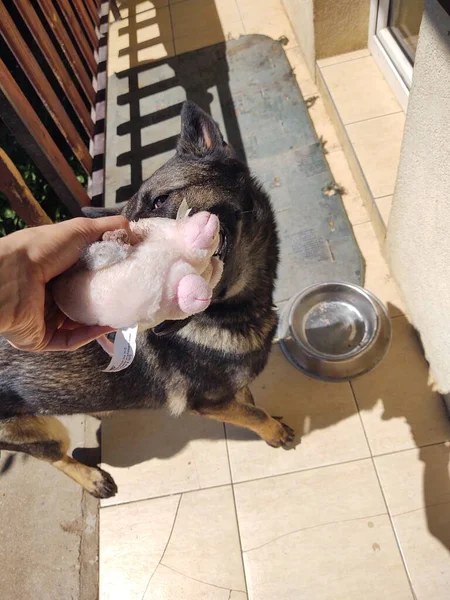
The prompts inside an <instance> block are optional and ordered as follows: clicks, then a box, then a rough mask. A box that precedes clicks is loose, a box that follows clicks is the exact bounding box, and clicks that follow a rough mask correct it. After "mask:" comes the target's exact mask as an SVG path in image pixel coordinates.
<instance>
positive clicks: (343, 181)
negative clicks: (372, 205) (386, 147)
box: [325, 150, 370, 225]
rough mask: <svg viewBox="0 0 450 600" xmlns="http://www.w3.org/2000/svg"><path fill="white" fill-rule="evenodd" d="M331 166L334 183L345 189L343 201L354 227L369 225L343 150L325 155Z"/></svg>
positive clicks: (367, 215) (366, 213) (367, 216)
mask: <svg viewBox="0 0 450 600" xmlns="http://www.w3.org/2000/svg"><path fill="white" fill-rule="evenodd" d="M325 158H326V160H327V162H328V164H329V166H330V169H331V173H332V174H333V178H334V181H335V182H336V183H337V184H338V185H339V187H341V188H343V192H342V201H343V203H344V207H345V210H346V211H347V215H348V218H349V220H350V223H351V224H352V225H359V224H360V223H367V222H369V221H370V216H369V214H368V212H367V210H366V207H365V206H364V203H363V201H362V198H361V196H360V193H359V191H358V188H357V186H356V182H355V180H354V179H353V175H352V173H351V171H350V168H349V166H348V162H347V158H346V156H345V154H344V151H343V150H336V152H330V153H329V154H326V155H325Z"/></svg>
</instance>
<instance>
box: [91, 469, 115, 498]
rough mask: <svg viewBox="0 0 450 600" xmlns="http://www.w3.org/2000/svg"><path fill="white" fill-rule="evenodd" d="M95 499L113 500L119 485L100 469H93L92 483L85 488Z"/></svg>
mask: <svg viewBox="0 0 450 600" xmlns="http://www.w3.org/2000/svg"><path fill="white" fill-rule="evenodd" d="M85 487H86V490H87V491H88V492H89V493H90V494H91V495H92V496H94V498H112V496H115V495H116V494H117V485H116V482H115V481H114V479H113V478H112V477H111V475H110V474H109V473H107V472H106V471H103V469H99V468H98V467H97V468H95V469H91V481H90V482H89V485H87V486H85Z"/></svg>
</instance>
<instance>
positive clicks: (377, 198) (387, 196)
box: [374, 194, 392, 200]
mask: <svg viewBox="0 0 450 600" xmlns="http://www.w3.org/2000/svg"><path fill="white" fill-rule="evenodd" d="M389 196H392V194H384V195H383V196H377V197H376V198H375V197H374V200H381V199H382V198H389Z"/></svg>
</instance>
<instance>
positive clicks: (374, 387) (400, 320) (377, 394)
mask: <svg viewBox="0 0 450 600" xmlns="http://www.w3.org/2000/svg"><path fill="white" fill-rule="evenodd" d="M392 331H393V338H392V345H391V348H390V350H389V353H388V355H387V357H386V358H385V360H384V361H383V362H382V363H381V364H380V365H379V366H378V367H377V368H376V369H375V370H374V371H372V372H371V373H369V374H367V375H364V376H363V377H361V378H359V379H356V380H355V381H353V382H352V387H353V390H354V393H355V397H356V399H357V402H358V405H359V409H360V411H361V418H362V421H363V424H364V428H365V430H366V433H367V437H368V440H369V444H370V447H371V450H372V453H373V454H374V455H377V454H384V453H388V452H396V451H398V450H406V449H409V448H414V447H419V446H423V445H426V444H433V443H438V442H442V441H445V440H447V439H450V423H449V419H448V416H447V414H446V411H445V409H444V405H443V402H442V399H441V397H440V396H439V394H437V393H436V392H433V391H432V390H431V389H430V387H429V385H428V365H427V363H426V362H425V358H424V357H423V355H422V353H421V350H420V347H419V343H418V341H417V339H416V337H415V334H414V332H413V329H412V327H411V325H410V324H409V323H408V321H407V319H406V318H405V317H397V318H396V319H393V320H392Z"/></svg>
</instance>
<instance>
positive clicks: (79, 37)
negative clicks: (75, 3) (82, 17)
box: [56, 0, 97, 75]
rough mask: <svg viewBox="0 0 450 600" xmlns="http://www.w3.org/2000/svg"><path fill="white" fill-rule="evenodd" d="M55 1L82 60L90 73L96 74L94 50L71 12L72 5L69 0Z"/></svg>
mask: <svg viewBox="0 0 450 600" xmlns="http://www.w3.org/2000/svg"><path fill="white" fill-rule="evenodd" d="M56 3H57V4H58V5H59V7H60V8H61V12H62V13H63V15H64V20H65V21H66V24H67V27H68V29H70V31H71V33H72V35H73V37H74V38H75V40H76V42H77V45H78V48H79V49H80V52H81V54H82V56H83V57H84V60H85V61H86V62H87V65H88V67H89V70H90V72H91V74H92V75H96V74H97V63H96V61H95V58H94V51H93V50H92V48H91V47H90V45H89V42H88V40H87V38H86V36H85V34H84V32H83V30H82V29H81V26H80V24H79V23H78V20H77V17H76V16H75V13H74V12H73V9H72V6H71V4H70V2H69V0H56Z"/></svg>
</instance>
